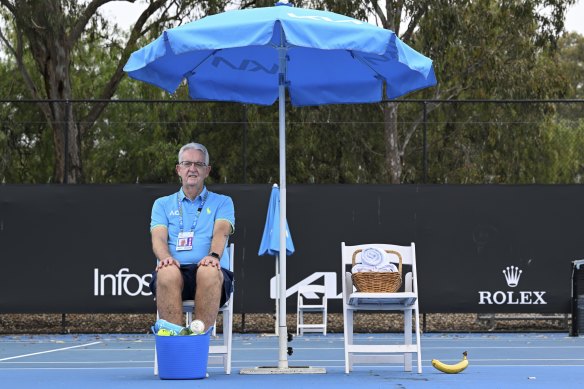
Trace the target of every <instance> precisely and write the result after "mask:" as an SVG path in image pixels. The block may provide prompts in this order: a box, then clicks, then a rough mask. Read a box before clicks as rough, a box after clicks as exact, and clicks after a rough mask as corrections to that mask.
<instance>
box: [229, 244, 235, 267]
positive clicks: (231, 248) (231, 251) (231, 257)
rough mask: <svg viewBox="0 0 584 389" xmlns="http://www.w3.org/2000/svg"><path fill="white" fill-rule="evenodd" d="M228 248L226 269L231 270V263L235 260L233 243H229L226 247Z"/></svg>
mask: <svg viewBox="0 0 584 389" xmlns="http://www.w3.org/2000/svg"><path fill="white" fill-rule="evenodd" d="M227 249H228V250H229V269H227V270H231V271H234V270H233V263H234V262H235V260H234V258H235V244H233V243H231V244H229V246H228V248H227Z"/></svg>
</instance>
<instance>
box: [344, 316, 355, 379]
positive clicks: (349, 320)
mask: <svg viewBox="0 0 584 389" xmlns="http://www.w3.org/2000/svg"><path fill="white" fill-rule="evenodd" d="M343 316H344V318H345V323H344V328H345V374H349V372H350V371H351V370H353V364H352V363H351V354H350V353H349V351H348V349H347V346H348V345H352V344H353V311H351V310H346V311H345V314H344V315H343Z"/></svg>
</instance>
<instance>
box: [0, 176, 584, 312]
mask: <svg viewBox="0 0 584 389" xmlns="http://www.w3.org/2000/svg"><path fill="white" fill-rule="evenodd" d="M209 189H210V190H212V191H216V192H219V193H223V194H227V195H229V196H231V197H232V198H233V200H234V203H235V209H236V231H235V234H234V235H233V236H232V238H231V242H233V243H235V255H236V256H235V262H236V269H235V270H236V271H235V297H234V303H235V311H236V312H238V313H257V312H266V313H267V312H273V310H274V306H275V303H274V299H273V297H275V296H274V291H271V289H270V285H271V283H272V284H273V280H272V278H273V277H274V273H275V265H274V258H273V257H271V256H258V249H259V245H260V240H261V237H262V232H263V228H264V223H265V219H266V212H267V206H268V200H269V195H270V191H271V186H270V185H230V184H229V185H212V186H210V187H209ZM176 190H178V187H177V186H173V185H0V256H1V258H2V262H3V264H4V267H3V270H2V271H1V272H0V296H2V297H1V299H0V313H26V312H30V313H35V312H39V313H40V312H44V313H88V312H112V313H114V312H120V313H121V312H128V313H132V312H135V313H139V312H154V309H155V306H154V301H153V299H152V296H151V295H150V291H149V289H148V282H149V280H150V273H151V271H152V270H153V269H154V266H155V261H156V260H155V258H154V256H153V254H152V251H151V244H150V233H149V223H150V211H151V207H152V203H153V201H154V200H155V199H156V198H157V197H160V196H163V195H167V194H170V193H173V192H174V191H176ZM287 192H288V197H287V206H288V223H289V226H290V230H291V234H292V239H293V241H294V245H295V247H296V251H295V253H294V254H292V255H291V256H288V257H287V264H288V266H287V294H288V296H289V297H288V300H287V301H288V303H287V304H288V307H287V309H288V312H293V311H295V307H296V291H297V289H298V287H299V286H300V285H303V284H310V283H320V284H322V283H323V282H324V283H325V285H326V288H327V296H328V298H329V299H330V300H329V303H330V308H329V310H330V311H332V312H340V311H341V304H340V297H341V296H340V295H341V284H340V279H341V274H340V272H341V257H340V254H341V242H346V243H347V244H349V245H353V244H362V243H393V244H403V245H407V244H409V243H410V242H415V243H416V255H417V262H418V277H419V279H418V285H419V289H420V308H421V311H422V312H428V313H431V312H525V313H530V312H537V313H546V312H556V313H557V312H562V313H567V312H570V309H571V305H570V301H571V300H570V296H571V270H572V267H571V264H572V261H573V260H575V259H580V258H582V257H584V240H582V239H581V235H582V226H583V225H584V211H583V210H582V207H581V205H580V204H581V199H582V198H584V187H582V186H580V185H517V186H514V185H289V186H288V188H287Z"/></svg>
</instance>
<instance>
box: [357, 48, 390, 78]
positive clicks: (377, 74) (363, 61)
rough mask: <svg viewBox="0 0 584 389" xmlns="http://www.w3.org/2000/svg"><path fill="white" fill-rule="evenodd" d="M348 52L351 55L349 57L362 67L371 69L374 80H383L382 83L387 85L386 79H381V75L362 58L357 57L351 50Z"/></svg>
mask: <svg viewBox="0 0 584 389" xmlns="http://www.w3.org/2000/svg"><path fill="white" fill-rule="evenodd" d="M347 51H348V52H349V54H351V56H352V57H353V58H355V59H356V60H357V61H359V62H361V63H362V64H363V65H365V66H367V67H368V68H369V69H371V70H372V71H373V73H375V77H376V78H380V79H382V80H383V82H385V83H386V84H387V79H386V78H385V77H383V75H381V74H380V73H379V72H378V71H377V70H375V69H374V68H373V67H372V66H371V65H370V64H369V63H368V62H367V61H365V60H364V59H363V58H361V56H360V55H357V53H355V51H353V50H347Z"/></svg>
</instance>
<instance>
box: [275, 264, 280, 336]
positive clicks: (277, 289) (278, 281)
mask: <svg viewBox="0 0 584 389" xmlns="http://www.w3.org/2000/svg"><path fill="white" fill-rule="evenodd" d="M279 269H280V258H279V256H278V255H276V299H275V300H276V317H275V320H274V327H275V328H274V334H275V335H276V336H278V335H279V331H278V325H279V322H280V314H279V312H280V274H279V273H280V270H279Z"/></svg>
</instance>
